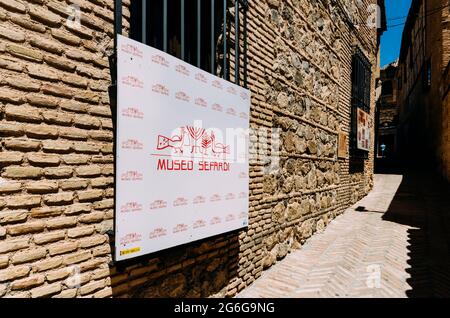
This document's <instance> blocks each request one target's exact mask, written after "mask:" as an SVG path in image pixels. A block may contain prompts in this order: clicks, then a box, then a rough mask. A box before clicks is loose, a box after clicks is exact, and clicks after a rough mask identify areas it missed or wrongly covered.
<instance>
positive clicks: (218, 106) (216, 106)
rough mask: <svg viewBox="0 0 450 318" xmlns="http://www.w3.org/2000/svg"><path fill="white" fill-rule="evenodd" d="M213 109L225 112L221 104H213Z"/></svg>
mask: <svg viewBox="0 0 450 318" xmlns="http://www.w3.org/2000/svg"><path fill="white" fill-rule="evenodd" d="M211 108H212V109H213V110H215V111H217V112H223V107H222V106H221V105H219V104H217V103H216V104H213V105H212V106H211Z"/></svg>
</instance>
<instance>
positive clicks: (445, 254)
mask: <svg viewBox="0 0 450 318" xmlns="http://www.w3.org/2000/svg"><path fill="white" fill-rule="evenodd" d="M449 200H450V195H449V191H448V187H447V186H445V185H442V184H440V183H439V182H438V181H437V180H433V179H432V178H431V177H430V176H429V175H428V174H425V173H415V174H408V175H406V176H404V177H402V176H401V175H375V185H374V189H373V191H372V192H371V193H370V194H369V195H368V196H367V197H365V198H364V199H363V200H361V201H360V202H358V203H357V204H355V205H354V206H353V207H351V208H349V209H348V210H347V211H346V212H345V213H344V214H343V215H341V216H339V217H337V218H336V219H335V220H334V221H332V222H331V223H330V225H329V226H328V227H327V228H326V229H325V231H324V232H323V233H320V234H316V235H315V236H313V237H312V238H311V239H310V240H309V241H308V242H307V243H306V244H305V245H304V246H303V247H302V249H301V250H298V251H294V252H293V253H291V254H290V255H288V256H287V257H286V258H285V259H284V260H283V261H281V262H279V263H277V264H276V265H274V267H272V268H271V269H270V270H268V271H267V272H265V273H263V275H262V276H261V277H260V278H259V279H258V280H257V281H256V282H255V283H254V284H253V285H252V286H250V287H249V288H247V289H246V290H244V291H243V292H242V293H240V294H239V295H238V297H242V298H246V297H256V298H260V297H262V298H278V297H286V298H287V297H299V298H303V297H305V298H306V297H308V298H309V297H389V298H392V297H432V296H434V297H448V296H450V273H449V272H450V262H449V244H448V242H449V241H450V240H449V233H450V231H448V229H449V228H450V227H449V225H450V217H449V214H450V211H449V210H448V207H449V206H450V204H449Z"/></svg>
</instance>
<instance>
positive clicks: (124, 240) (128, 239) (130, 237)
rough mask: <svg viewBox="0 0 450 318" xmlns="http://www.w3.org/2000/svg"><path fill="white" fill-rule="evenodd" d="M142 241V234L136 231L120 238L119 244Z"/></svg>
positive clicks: (125, 244)
mask: <svg viewBox="0 0 450 318" xmlns="http://www.w3.org/2000/svg"><path fill="white" fill-rule="evenodd" d="M140 241H142V235H141V234H138V233H130V234H127V235H125V236H124V237H122V238H121V239H120V245H122V246H127V245H129V244H132V243H136V242H140Z"/></svg>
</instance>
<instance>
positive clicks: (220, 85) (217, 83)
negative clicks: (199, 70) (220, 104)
mask: <svg viewBox="0 0 450 318" xmlns="http://www.w3.org/2000/svg"><path fill="white" fill-rule="evenodd" d="M212 86H214V87H215V88H219V89H223V85H222V83H221V82H220V81H219V80H215V81H213V82H212Z"/></svg>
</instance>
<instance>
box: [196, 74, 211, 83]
mask: <svg viewBox="0 0 450 318" xmlns="http://www.w3.org/2000/svg"><path fill="white" fill-rule="evenodd" d="M195 79H196V80H197V81H200V82H202V83H208V79H207V78H206V76H205V75H203V74H202V73H197V74H196V75H195Z"/></svg>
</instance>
